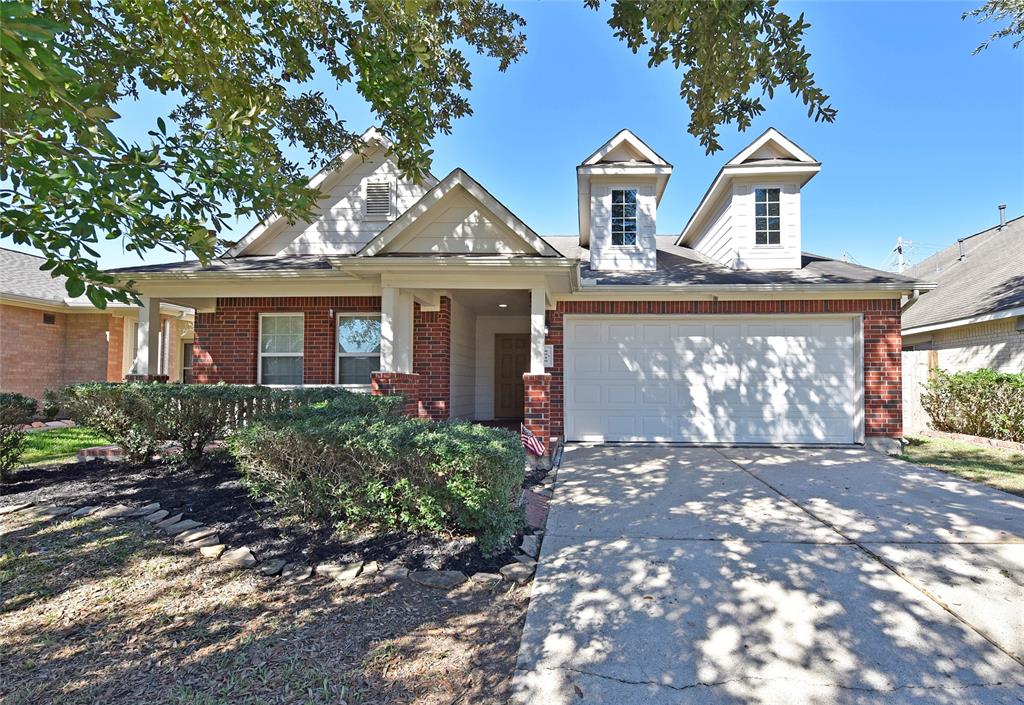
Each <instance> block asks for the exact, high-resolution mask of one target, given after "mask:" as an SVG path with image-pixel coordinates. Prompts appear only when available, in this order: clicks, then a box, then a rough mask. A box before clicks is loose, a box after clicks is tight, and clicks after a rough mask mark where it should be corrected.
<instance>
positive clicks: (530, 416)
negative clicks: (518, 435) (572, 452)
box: [523, 373, 551, 452]
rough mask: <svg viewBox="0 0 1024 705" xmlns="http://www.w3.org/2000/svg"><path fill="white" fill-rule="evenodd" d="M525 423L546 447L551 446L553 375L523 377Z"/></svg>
mask: <svg viewBox="0 0 1024 705" xmlns="http://www.w3.org/2000/svg"><path fill="white" fill-rule="evenodd" d="M523 391H524V394H523V397H524V402H525V403H524V407H525V408H524V409H523V423H524V424H526V427H527V428H528V429H530V431H531V432H532V433H533V435H535V436H536V437H537V438H538V440H540V442H541V443H542V444H543V445H544V450H545V452H547V451H548V449H549V446H550V444H551V375H549V374H541V375H533V374H529V373H527V374H524V375H523Z"/></svg>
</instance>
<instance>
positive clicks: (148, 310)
mask: <svg viewBox="0 0 1024 705" xmlns="http://www.w3.org/2000/svg"><path fill="white" fill-rule="evenodd" d="M137 334H138V346H137V352H136V353H135V362H134V364H132V375H133V376H134V377H136V378H139V377H143V378H147V379H148V378H150V377H152V376H155V375H158V374H159V373H160V299H155V298H153V297H152V296H140V297H139V325H138V328H137Z"/></svg>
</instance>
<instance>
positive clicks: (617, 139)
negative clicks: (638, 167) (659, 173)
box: [580, 129, 672, 167]
mask: <svg viewBox="0 0 1024 705" xmlns="http://www.w3.org/2000/svg"><path fill="white" fill-rule="evenodd" d="M623 142H627V143H628V144H629V146H631V147H632V148H633V149H635V150H636V151H638V152H640V154H642V155H643V156H644V157H646V158H647V160H648V161H649V162H650V163H651V164H654V165H656V166H667V167H671V166H672V165H671V164H669V163H668V162H667V161H665V160H664V159H662V158H661V155H659V154H658V153H657V152H655V151H654V150H653V149H651V148H650V147H649V146H647V143H646V142H644V141H643V140H642V139H640V138H639V137H637V136H636V135H634V134H633V133H632V132H630V131H629V130H626V129H623V130H619V131H618V132H617V133H616V134H615V136H614V137H612V138H611V139H610V140H608V141H607V142H605V143H604V144H603V145H601V146H600V147H598V148H597V151H595V152H594V153H593V154H591V155H590V156H589V157H587V158H586V159H584V160H583V163H582V164H580V166H592V165H594V164H597V163H598V162H600V161H601V160H602V159H604V158H605V157H606V156H607V155H608V153H609V152H611V151H612V150H613V149H615V148H616V147H618V146H619V145H620V144H622V143H623Z"/></svg>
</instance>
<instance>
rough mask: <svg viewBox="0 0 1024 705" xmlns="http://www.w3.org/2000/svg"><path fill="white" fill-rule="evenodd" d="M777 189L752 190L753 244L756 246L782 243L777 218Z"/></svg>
mask: <svg viewBox="0 0 1024 705" xmlns="http://www.w3.org/2000/svg"><path fill="white" fill-rule="evenodd" d="M780 190H781V189H777V188H759V189H754V233H755V235H754V237H755V239H754V242H755V243H757V244H758V245H779V244H781V243H782V226H781V219H780V218H779V191H780Z"/></svg>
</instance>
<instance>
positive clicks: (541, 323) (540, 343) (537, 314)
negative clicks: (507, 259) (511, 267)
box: [530, 287, 547, 375]
mask: <svg viewBox="0 0 1024 705" xmlns="http://www.w3.org/2000/svg"><path fill="white" fill-rule="evenodd" d="M546 302H547V292H546V291H545V289H544V287H535V288H533V289H530V374H532V375H542V374H544V328H545V327H546V324H545V320H544V311H545V309H546Z"/></svg>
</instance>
